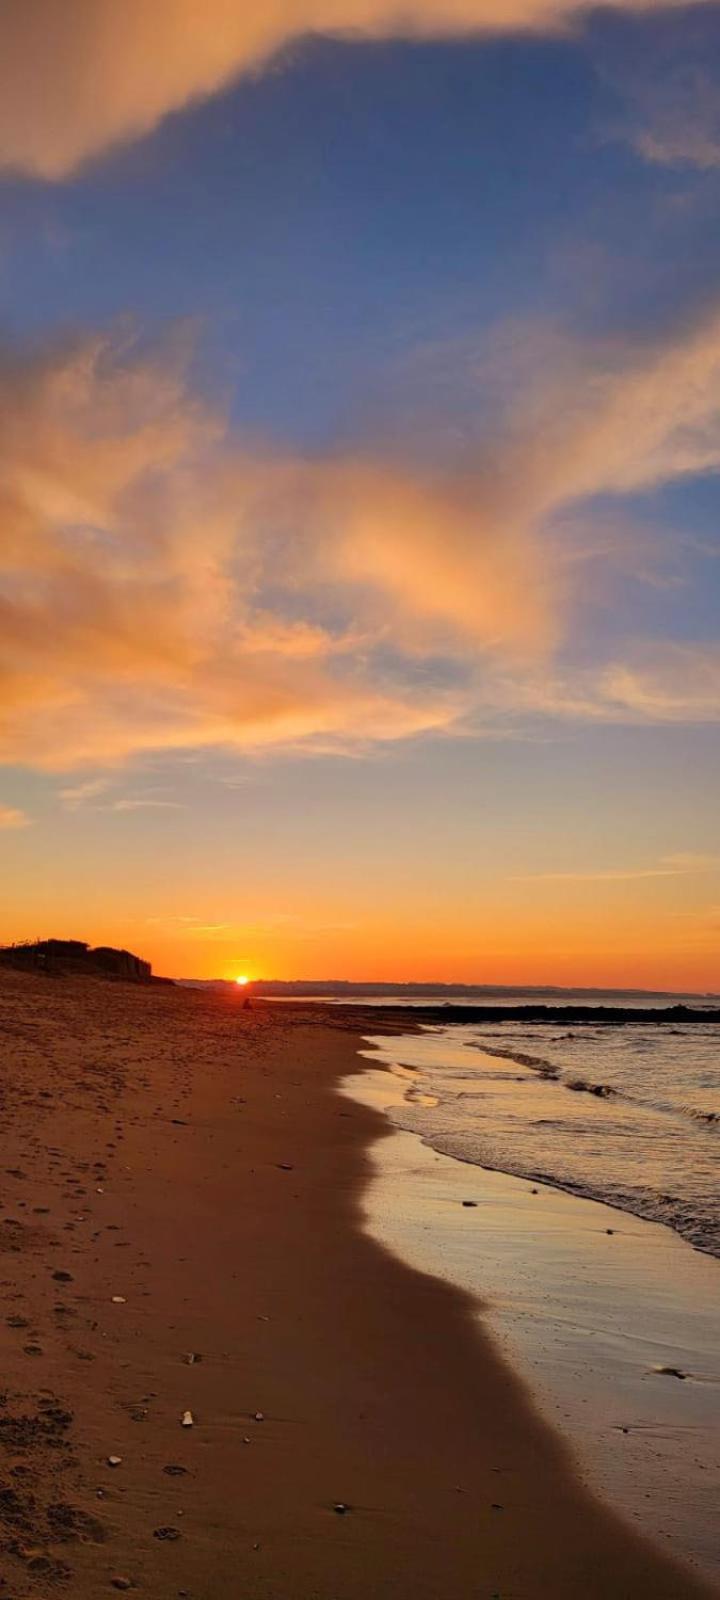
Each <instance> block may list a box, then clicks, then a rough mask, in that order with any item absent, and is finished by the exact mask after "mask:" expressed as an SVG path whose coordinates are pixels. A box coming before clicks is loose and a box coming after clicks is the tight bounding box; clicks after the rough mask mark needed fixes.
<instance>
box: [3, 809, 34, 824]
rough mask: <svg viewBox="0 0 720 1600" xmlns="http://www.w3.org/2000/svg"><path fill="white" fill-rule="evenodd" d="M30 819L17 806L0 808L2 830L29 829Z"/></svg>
mask: <svg viewBox="0 0 720 1600" xmlns="http://www.w3.org/2000/svg"><path fill="white" fill-rule="evenodd" d="M29 822H30V818H29V817H26V815H25V812H24V811H19V810H18V808H17V806H0V828H27V827H28V825H29Z"/></svg>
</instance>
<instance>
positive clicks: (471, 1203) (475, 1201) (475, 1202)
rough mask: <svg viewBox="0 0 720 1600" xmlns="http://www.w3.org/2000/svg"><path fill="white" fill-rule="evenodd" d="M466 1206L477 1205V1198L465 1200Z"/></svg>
mask: <svg viewBox="0 0 720 1600" xmlns="http://www.w3.org/2000/svg"><path fill="white" fill-rule="evenodd" d="M463 1205H464V1206H477V1200H463Z"/></svg>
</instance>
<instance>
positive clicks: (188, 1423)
mask: <svg viewBox="0 0 720 1600" xmlns="http://www.w3.org/2000/svg"><path fill="white" fill-rule="evenodd" d="M180 1421H181V1424H182V1426H183V1428H192V1426H193V1424H194V1422H195V1418H194V1416H193V1414H192V1411H183V1414H182V1416H181V1418H180Z"/></svg>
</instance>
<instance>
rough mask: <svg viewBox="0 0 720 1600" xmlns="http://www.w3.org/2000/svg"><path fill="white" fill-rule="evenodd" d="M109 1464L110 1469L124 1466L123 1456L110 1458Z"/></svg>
mask: <svg viewBox="0 0 720 1600" xmlns="http://www.w3.org/2000/svg"><path fill="white" fill-rule="evenodd" d="M107 1464H108V1466H109V1467H121V1466H122V1456H108V1458H107Z"/></svg>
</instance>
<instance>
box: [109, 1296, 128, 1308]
mask: <svg viewBox="0 0 720 1600" xmlns="http://www.w3.org/2000/svg"><path fill="white" fill-rule="evenodd" d="M112 1303H113V1305H114V1306H126V1305H127V1300H126V1299H125V1296H124V1294H114V1295H113V1297H112Z"/></svg>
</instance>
